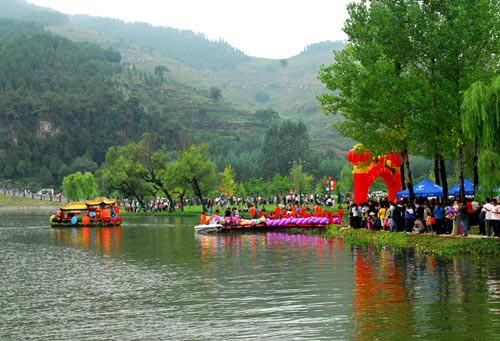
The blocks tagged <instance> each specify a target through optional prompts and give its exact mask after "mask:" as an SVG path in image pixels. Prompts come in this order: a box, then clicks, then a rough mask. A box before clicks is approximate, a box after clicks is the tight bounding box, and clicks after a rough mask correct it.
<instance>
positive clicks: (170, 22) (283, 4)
mask: <svg viewBox="0 0 500 341" xmlns="http://www.w3.org/2000/svg"><path fill="white" fill-rule="evenodd" d="M27 1H28V2H30V3H33V4H36V5H39V6H43V7H49V8H53V9H55V10H57V11H60V12H63V13H67V14H88V15H92V16H102V17H110V18H118V19H122V20H124V21H127V22H133V21H142V22H147V23H150V24H152V25H155V26H169V27H173V28H177V29H187V30H191V31H194V32H199V33H203V34H205V35H206V36H207V37H208V38H209V39H218V38H221V39H223V40H224V41H226V42H228V43H229V44H230V45H231V46H234V47H236V48H238V49H240V50H242V51H243V52H245V53H246V54H247V55H250V56H254V57H263V58H288V57H292V56H294V55H297V54H299V53H300V52H301V51H302V50H303V49H304V48H305V47H306V46H307V45H310V44H313V43H317V42H321V41H325V40H344V39H346V36H345V34H344V32H343V31H342V27H343V24H344V21H345V20H346V18H347V11H346V5H347V4H348V3H350V2H352V1H353V0H245V1H243V0H140V1H134V0H27Z"/></svg>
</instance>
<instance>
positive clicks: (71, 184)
mask: <svg viewBox="0 0 500 341" xmlns="http://www.w3.org/2000/svg"><path fill="white" fill-rule="evenodd" d="M98 190H99V188H98V185H97V181H96V180H95V178H94V175H93V174H92V173H90V172H85V173H84V174H82V173H81V172H76V173H73V174H70V175H68V176H66V177H65V178H64V179H63V193H64V195H65V196H66V197H67V198H68V199H70V200H80V199H92V198H95V197H96V196H97V195H98Z"/></svg>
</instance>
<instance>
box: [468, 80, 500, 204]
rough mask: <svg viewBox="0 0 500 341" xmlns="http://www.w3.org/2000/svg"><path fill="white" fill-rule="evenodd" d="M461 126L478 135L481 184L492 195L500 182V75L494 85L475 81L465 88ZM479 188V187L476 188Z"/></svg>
mask: <svg viewBox="0 0 500 341" xmlns="http://www.w3.org/2000/svg"><path fill="white" fill-rule="evenodd" d="M462 109H463V111H464V115H463V116H462V128H463V130H464V132H465V133H466V134H467V135H468V136H469V138H476V140H477V143H478V148H479V150H480V152H479V156H478V165H479V169H478V172H479V176H480V177H481V179H482V181H481V184H482V186H483V187H484V188H485V189H487V191H489V194H492V193H493V191H494V189H495V188H496V187H498V183H500V176H499V174H500V172H499V170H500V154H499V152H498V151H499V150H500V142H499V139H498V136H500V76H498V77H495V78H494V79H493V80H492V82H491V84H484V83H483V82H482V81H478V82H475V83H474V84H472V85H471V87H470V88H469V89H468V90H467V91H465V94H464V101H463V104H462ZM475 190H476V191H477V190H478V188H477V187H476V188H475Z"/></svg>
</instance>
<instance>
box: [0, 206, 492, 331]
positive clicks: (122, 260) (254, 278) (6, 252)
mask: <svg viewBox="0 0 500 341" xmlns="http://www.w3.org/2000/svg"><path fill="white" fill-rule="evenodd" d="M49 213H50V212H22V211H21V212H12V211H0V339H1V340H21V339H22V340H26V339H30V340H38V339H40V340H141V339H147V340H155V339H158V340H160V339H161V340H165V339H171V340H221V339H226V340H393V339H400V340H469V339H477V340H498V339H500V264H499V262H498V260H488V261H486V260H485V261H479V262H478V261H476V260H470V259H467V258H456V259H447V260H443V259H439V258H436V257H432V256H426V255H423V254H416V253H414V252H409V251H408V252H403V253H401V252H399V253H393V252H391V251H390V250H374V249H369V248H363V247H354V246H351V245H348V244H344V243H342V242H341V241H338V240H325V239H323V238H319V237H317V236H311V235H297V234H294V235H291V234H287V233H285V232H283V231H272V232H270V231H268V232H259V233H228V234H215V235H196V234H195V233H194V232H193V225H195V224H196V223H197V219H191V218H166V217H126V218H125V221H126V222H125V223H124V226H122V227H121V228H101V229H88V228H82V229H50V228H49V227H48V216H49Z"/></svg>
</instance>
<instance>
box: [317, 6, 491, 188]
mask: <svg viewBox="0 0 500 341" xmlns="http://www.w3.org/2000/svg"><path fill="white" fill-rule="evenodd" d="M499 6H500V4H499V3H498V2H491V1H467V0H460V1H456V0H453V1H451V0H446V1H438V2H436V1H434V2H424V3H421V2H418V1H391V0H381V1H375V2H368V1H361V2H358V3H352V4H350V5H349V6H348V11H349V16H350V17H349V19H348V20H347V21H346V24H345V27H344V31H345V32H346V33H347V35H348V36H349V44H348V46H347V47H346V48H345V49H344V50H342V51H340V52H336V53H335V62H334V63H333V64H331V65H329V66H324V67H323V68H322V69H321V70H320V73H319V78H320V80H321V81H322V82H323V83H324V84H325V85H326V86H327V88H328V89H329V90H331V92H329V93H326V94H323V95H322V96H320V97H319V100H320V102H321V105H322V108H323V110H324V111H325V112H327V113H332V114H337V113H338V114H340V115H342V116H343V118H344V120H342V121H340V122H338V123H336V124H335V126H336V127H337V129H339V131H341V133H342V134H343V135H344V136H348V137H351V138H353V139H355V140H357V141H360V142H362V143H363V144H364V145H366V146H369V148H370V149H371V150H372V151H373V152H374V153H375V154H383V153H387V152H401V153H403V154H406V151H410V152H411V153H414V154H417V155H422V156H424V157H427V158H434V157H437V158H445V159H450V158H458V159H459V160H460V164H463V157H462V155H463V150H464V148H467V147H469V148H470V149H473V148H474V147H473V140H474V139H467V136H466V135H465V134H463V133H462V130H461V115H462V114H463V112H462V111H461V110H460V103H461V102H462V96H463V92H464V90H466V89H467V88H468V87H469V86H470V85H471V84H472V83H473V82H474V81H475V80H481V79H485V78H486V79H487V77H489V76H491V75H492V74H493V73H494V72H495V71H497V70H496V69H497V65H498V53H497V52H498V50H499V48H500V40H499V39H498V37H499V36H500V11H499ZM476 115H477V114H476ZM474 124H477V122H472V121H471V128H472V129H471V131H472V130H474V129H473V128H474V127H473V125H474ZM443 127H446V132H447V133H446V134H443V133H442V132H443ZM405 159H407V158H406V157H405ZM407 171H409V169H408V167H407ZM463 173H464V171H463V167H462V168H460V176H463ZM408 176H409V181H410V182H411V181H412V179H411V173H410V172H409V173H408ZM444 179H446V177H444Z"/></svg>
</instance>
